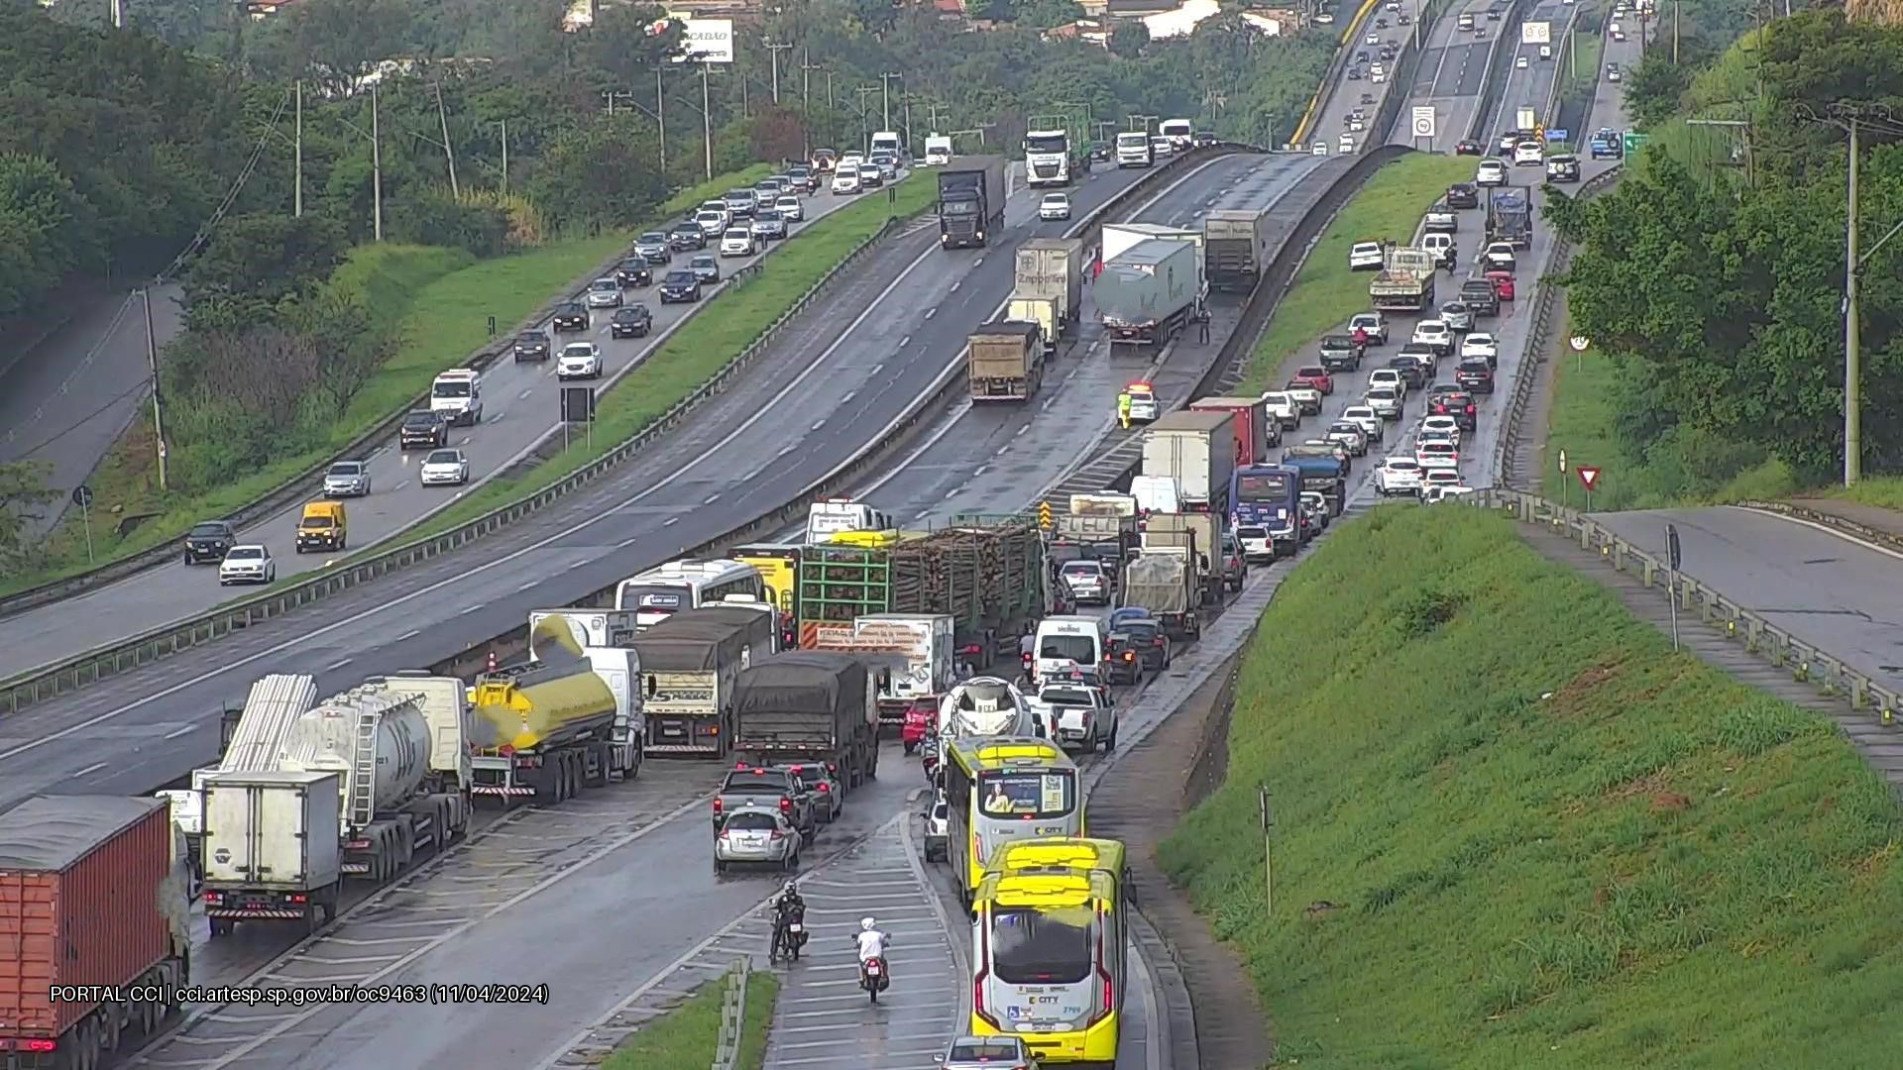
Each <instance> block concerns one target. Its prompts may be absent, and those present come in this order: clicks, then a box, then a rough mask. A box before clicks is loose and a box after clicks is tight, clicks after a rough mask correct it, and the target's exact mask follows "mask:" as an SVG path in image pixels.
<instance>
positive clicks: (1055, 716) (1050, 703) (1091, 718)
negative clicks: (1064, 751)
mask: <svg viewBox="0 0 1903 1070" xmlns="http://www.w3.org/2000/svg"><path fill="white" fill-rule="evenodd" d="M1031 706H1032V708H1033V709H1034V710H1039V711H1041V712H1043V713H1044V723H1045V724H1047V725H1049V726H1050V732H1051V738H1053V739H1055V740H1056V741H1057V743H1058V745H1059V746H1062V747H1071V746H1078V747H1082V748H1083V749H1084V750H1086V751H1093V750H1103V751H1106V752H1107V751H1112V750H1115V749H1116V747H1117V704H1116V699H1115V698H1113V697H1112V696H1111V694H1110V691H1109V689H1108V688H1102V687H1090V686H1088V685H1086V684H1081V683H1076V682H1072V681H1057V682H1054V683H1048V684H1045V685H1044V686H1043V687H1042V688H1040V689H1039V690H1038V693H1037V697H1036V698H1035V699H1032V700H1031Z"/></svg>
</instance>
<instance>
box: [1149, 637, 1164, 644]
mask: <svg viewBox="0 0 1903 1070" xmlns="http://www.w3.org/2000/svg"><path fill="white" fill-rule="evenodd" d="M1150 643H1151V645H1153V646H1162V645H1163V637H1162V636H1160V635H1159V636H1157V637H1156V638H1154V639H1152V640H1150Z"/></svg>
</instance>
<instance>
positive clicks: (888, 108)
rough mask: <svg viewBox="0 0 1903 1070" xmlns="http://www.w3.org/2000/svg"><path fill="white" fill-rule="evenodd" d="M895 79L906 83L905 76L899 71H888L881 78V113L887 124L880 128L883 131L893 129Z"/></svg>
mask: <svg viewBox="0 0 1903 1070" xmlns="http://www.w3.org/2000/svg"><path fill="white" fill-rule="evenodd" d="M894 78H897V79H899V80H900V81H904V80H905V75H903V74H900V73H898V72H897V71H887V72H886V73H884V74H881V75H880V76H879V90H880V99H881V101H882V106H881V111H882V115H883V121H884V124H885V125H883V126H881V127H879V129H881V130H890V129H892V79H894Z"/></svg>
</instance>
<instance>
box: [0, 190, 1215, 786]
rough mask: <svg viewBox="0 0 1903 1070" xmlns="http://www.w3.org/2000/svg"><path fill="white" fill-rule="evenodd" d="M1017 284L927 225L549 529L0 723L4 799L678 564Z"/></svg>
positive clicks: (191, 746)
mask: <svg viewBox="0 0 1903 1070" xmlns="http://www.w3.org/2000/svg"><path fill="white" fill-rule="evenodd" d="M1203 166H1205V167H1208V168H1214V167H1218V166H1235V165H1233V164H1228V165H1224V164H1223V163H1222V162H1221V161H1220V160H1218V161H1215V162H1210V163H1206V164H1205V165H1203ZM1141 173H1142V172H1139V171H1135V170H1131V171H1124V172H1120V173H1119V172H1115V171H1112V172H1110V173H1108V174H1102V175H1099V176H1097V177H1096V178H1094V179H1093V180H1091V181H1090V182H1088V183H1087V184H1086V185H1085V186H1084V187H1082V188H1081V189H1080V190H1079V191H1078V192H1077V200H1078V204H1079V206H1080V210H1084V209H1087V208H1089V207H1091V206H1094V205H1098V204H1102V203H1104V201H1106V200H1108V199H1109V198H1110V196H1112V195H1113V193H1114V192H1115V191H1117V190H1120V189H1122V188H1124V187H1125V186H1127V185H1128V184H1129V183H1132V182H1134V181H1136V180H1137V178H1138V177H1139V176H1140V175H1141ZM1200 180H1201V179H1200V177H1198V176H1191V177H1190V178H1188V179H1186V180H1185V181H1184V186H1185V187H1193V186H1194V184H1195V183H1196V182H1199V181H1200ZM1034 216H1035V205H1034V203H1033V202H1031V201H1030V200H1029V199H1019V200H1018V201H1014V202H1013V203H1012V204H1011V205H1010V208H1009V212H1008V216H1007V229H1008V234H1009V240H1010V241H1011V242H1012V243H1015V242H1016V241H1017V240H1019V239H1021V238H1023V237H1027V236H1030V235H1032V234H1050V233H1061V232H1062V231H1063V230H1064V229H1065V228H1066V226H1067V225H1066V224H1062V223H1048V224H1044V223H1039V222H1037V221H1036V220H1035V219H1034V218H1033V217H1034ZM1011 283H1012V262H1011V257H1010V256H1008V255H1001V254H1000V252H999V251H998V250H959V251H951V252H945V251H940V250H938V249H937V248H936V239H935V238H934V237H931V236H929V235H926V234H920V235H919V236H918V237H917V238H916V239H915V243H914V244H907V243H905V242H897V243H893V244H892V245H890V246H888V247H887V248H885V249H883V250H881V251H880V252H878V253H876V254H874V256H873V257H872V258H871V259H870V260H868V261H866V262H864V263H863V264H862V265H861V267H860V270H859V271H857V272H855V273H854V276H853V281H851V282H848V283H845V284H843V285H842V289H840V290H839V291H836V294H835V298H834V299H833V300H832V301H831V302H829V304H828V307H826V308H825V309H815V310H813V311H812V313H811V314H810V315H807V316H802V317H800V319H799V323H798V324H797V325H796V326H795V327H794V328H793V329H790V330H789V331H787V332H786V333H785V334H783V335H782V337H781V339H780V343H779V352H780V353H783V354H785V357H784V358H776V357H775V356H774V355H768V356H767V357H766V358H764V362H763V364H762V368H763V369H772V370H773V371H774V372H775V373H776V374H756V375H748V376H744V377H742V381H741V382H739V383H736V385H735V386H734V387H733V389H730V390H728V391H727V392H725V393H723V394H722V395H720V397H718V398H717V399H715V400H714V401H712V402H710V403H709V404H708V405H707V406H706V408H705V409H703V410H702V412H701V413H700V414H699V415H698V416H697V418H696V419H694V420H691V421H688V422H687V423H686V424H685V425H684V426H683V427H681V428H680V429H679V430H678V432H677V433H675V434H671V435H669V436H667V437H665V438H664V439H663V440H662V441H661V442H658V443H657V444H656V445H655V447H654V448H653V449H652V450H651V451H650V452H649V454H648V455H647V456H646V457H645V458H643V460H642V461H640V462H637V463H634V464H631V465H628V466H626V467H625V468H623V469H622V470H621V471H619V472H617V473H616V474H614V475H612V476H609V477H607V478H604V479H602V480H600V481H598V483H597V484H596V485H594V486H592V487H590V488H589V489H587V490H584V491H582V492H580V493H578V494H575V495H572V496H570V497H569V498H568V499H566V500H565V501H564V502H563V503H561V504H559V505H557V506H555V507H553V508H551V509H550V510H548V511H547V512H546V513H544V514H542V515H541V516H539V517H537V518H535V519H534V520H531V521H529V522H527V523H525V524H523V525H520V526H519V527H517V528H514V529H512V530H510V531H508V532H506V533H504V534H502V535H500V536H498V537H495V538H492V539H485V540H482V541H481V542H478V543H475V544H472V545H470V546H468V547H467V548H465V549H464V550H461V551H458V552H456V553H452V554H447V555H444V556H443V557H440V558H437V559H435V560H433V561H431V562H429V563H428V564H425V565H421V566H418V567H416V568H413V569H409V570H406V571H404V572H402V573H399V574H396V575H393V576H391V577H389V578H388V579H387V580H384V581H380V582H378V583H375V584H370V585H367V586H366V587H363V588H359V589H356V590H353V591H351V592H349V593H347V594H344V595H341V596H339V597H337V598H334V599H330V600H327V601H326V602H324V603H323V604H322V605H321V606H319V607H317V608H316V609H315V610H313V611H312V612H308V613H295V614H291V615H289V616H286V617H283V618H279V619H277V620H274V621H271V622H269V623H267V624H262V625H260V626H257V627H253V628H249V629H246V630H245V631H244V633H243V634H240V635H233V636H228V637H226V638H225V639H222V640H220V641H219V642H218V643H216V644H212V645H210V646H207V647H204V648H201V649H197V650H193V651H191V652H189V653H185V654H181V655H180V656H178V657H175V658H170V659H167V660H165V661H161V662H158V663H155V664H153V665H151V666H148V667H146V668H144V669H141V670H138V671H136V672H132V673H128V674H125V675H122V676H119V677H115V678H113V679H111V680H108V681H102V682H101V683H100V684H98V685H96V686H94V687H91V688H88V689H86V690H85V691H83V692H80V693H77V694H74V695H70V696H66V697H64V698H61V699H59V700H56V701H54V702H49V703H46V704H44V705H42V706H38V707H34V708H32V709H30V710H27V711H23V712H22V713H21V714H20V715H18V716H14V717H9V718H8V719H7V721H6V723H5V724H4V725H0V806H4V805H10V804H11V803H14V802H17V801H19V800H20V799H22V798H25V797H27V796H30V795H32V794H34V793H37V792H41V791H46V790H57V791H65V792H74V791H104V792H113V793H124V794H134V793H139V792H144V791H149V790H152V789H153V788H154V787H156V786H157V785H160V784H163V783H166V782H168V781H170V780H172V779H174V778H176V777H178V776H181V775H183V774H184V773H185V772H186V771H188V770H189V769H191V768H192V767H193V766H195V765H198V764H201V763H202V762H204V761H206V760H207V759H208V758H209V756H210V754H211V749H212V747H213V746H214V743H213V740H215V739H216V736H215V734H214V733H215V728H214V726H215V725H216V723H217V718H216V717H215V716H213V713H214V712H215V711H216V710H217V709H218V708H219V707H220V706H221V704H222V703H224V702H227V701H230V702H239V701H242V699H243V696H244V694H245V692H246V689H247V688H248V687H249V686H250V681H251V680H253V679H255V678H256V677H257V676H258V675H260V674H262V673H265V672H306V673H311V674H314V675H316V676H317V678H318V681H319V685H320V686H321V687H323V688H324V689H325V691H326V692H327V693H329V692H334V691H337V690H341V689H343V688H345V687H348V686H351V685H352V684H354V683H356V682H357V681H358V680H360V679H362V678H363V677H365V676H368V675H377V674H381V673H387V672H391V671H395V670H398V669H403V668H409V667H414V666H419V665H430V664H434V663H435V662H437V661H440V660H442V659H444V658H447V657H449V656H452V655H454V654H455V653H457V652H459V651H462V650H464V649H467V648H470V647H473V646H476V645H478V644H480V643H484V642H487V641H488V640H489V639H490V638H492V637H494V636H497V635H501V634H505V633H507V632H508V631H510V630H511V629H514V628H518V627H521V626H522V623H523V622H525V621H526V620H527V615H528V612H529V611H530V610H532V609H540V608H547V607H551V606H562V605H569V604H572V603H573V602H575V601H577V600H579V599H580V598H582V597H584V596H586V595H588V594H591V593H593V592H594V591H597V590H601V589H603V588H606V587H608V586H610V585H612V584H613V583H615V582H617V581H618V580H620V579H623V578H625V577H627V576H629V575H632V574H634V573H635V572H637V571H639V570H640V569H642V568H646V567H650V566H652V565H654V564H657V563H659V562H662V561H666V560H670V559H672V558H676V557H679V556H680V554H681V551H682V549H683V548H685V547H687V546H691V545H695V544H697V543H699V542H702V541H704V540H706V539H708V538H711V537H713V536H715V535H718V534H720V533H722V532H724V531H727V530H731V529H732V528H734V527H736V526H738V525H739V524H740V523H742V522H744V521H746V520H749V519H751V518H752V517H754V516H755V515H757V514H758V513H759V512H760V511H761V510H762V509H764V508H766V507H767V506H768V505H770V504H772V503H773V502H778V501H781V500H784V495H785V494H786V493H787V492H789V491H790V490H792V489H793V488H796V487H803V486H807V485H810V484H811V483H813V482H815V481H817V480H818V479H819V478H820V477H821V476H823V475H825V474H826V473H827V472H829V471H831V470H832V469H834V468H836V467H837V466H839V465H840V464H841V463H843V462H844V461H846V460H847V459H848V458H850V457H851V456H852V455H853V454H854V453H856V452H857V451H858V449H859V448H860V446H861V445H862V444H863V443H865V442H866V441H867V440H869V439H871V438H873V437H875V436H876V434H877V433H878V431H879V429H881V428H883V427H885V426H886V425H887V424H888V423H890V422H891V421H892V420H894V419H895V418H896V417H897V416H898V415H899V414H900V413H902V412H903V411H904V409H905V408H906V407H907V406H908V405H909V404H910V403H911V402H912V401H913V400H914V399H915V398H916V397H918V396H919V395H920V394H922V393H923V392H924V391H925V390H926V388H927V386H928V384H930V383H931V382H933V381H934V380H935V379H937V378H938V377H939V375H940V374H941V373H943V371H944V369H945V368H946V367H948V366H949V365H950V364H951V363H953V362H954V361H955V360H956V359H958V354H957V350H952V351H950V352H939V353H937V354H935V355H934V356H933V357H932V358H931V359H927V358H926V355H925V354H922V353H920V352H919V349H918V348H917V347H916V346H915V345H914V341H915V339H922V338H924V337H925V332H926V330H927V329H928V327H930V326H932V323H931V321H933V320H935V319H937V318H938V317H940V316H944V317H946V320H945V322H946V323H955V324H958V326H957V327H955V328H950V330H951V331H952V333H953V334H954V335H955V336H957V337H962V336H963V333H964V332H965V331H967V330H969V329H970V327H971V326H973V325H975V324H977V323H978V322H980V321H981V320H983V319H984V318H985V317H986V316H988V315H989V314H990V312H991V311H992V310H993V309H995V308H996V307H997V306H998V304H999V303H1000V302H1002V301H1003V300H1004V298H1005V295H1006V294H1007V293H1008V292H1009V289H1010V286H1011ZM941 296H942V300H941V299H940V298H941ZM923 344H924V343H923V342H922V341H921V342H919V345H923ZM756 488H770V489H769V490H768V491H766V492H764V494H762V493H756ZM763 496H764V497H766V498H770V499H771V501H769V502H763V501H762V497H763Z"/></svg>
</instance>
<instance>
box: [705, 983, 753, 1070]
mask: <svg viewBox="0 0 1903 1070" xmlns="http://www.w3.org/2000/svg"><path fill="white" fill-rule="evenodd" d="M752 970H753V963H752V962H751V961H750V960H749V959H748V958H747V956H745V955H741V956H740V957H739V958H736V959H734V960H733V968H732V969H731V970H728V971H727V979H726V984H727V987H726V991H724V992H723V993H722V994H721V1000H720V1039H719V1040H717V1041H716V1042H715V1044H714V1062H713V1070H734V1064H735V1063H736V1062H738V1061H739V1060H740V1038H741V1037H743V1036H745V1035H746V1028H747V978H748V976H749V975H750V974H751V973H752Z"/></svg>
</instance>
